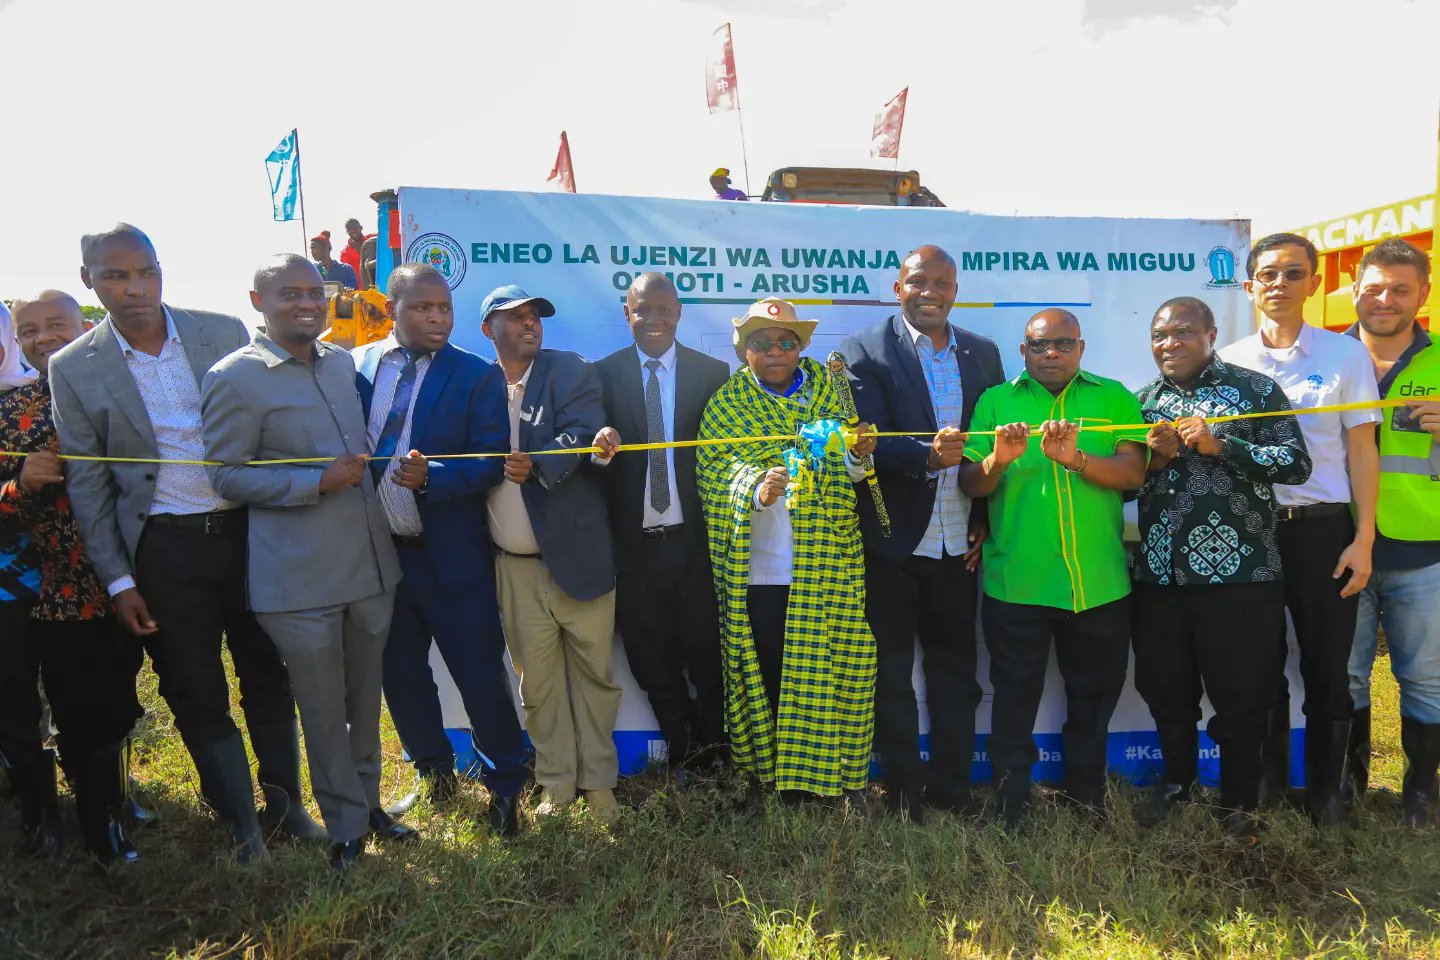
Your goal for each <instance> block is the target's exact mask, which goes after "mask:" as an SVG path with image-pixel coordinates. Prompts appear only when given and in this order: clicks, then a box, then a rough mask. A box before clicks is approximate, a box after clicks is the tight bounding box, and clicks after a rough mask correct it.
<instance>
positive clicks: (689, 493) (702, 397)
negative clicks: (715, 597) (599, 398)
mask: <svg viewBox="0 0 1440 960" xmlns="http://www.w3.org/2000/svg"><path fill="white" fill-rule="evenodd" d="M595 369H596V370H597V371H598V372H599V374H600V382H601V384H602V386H603V387H604V388H605V421H606V422H607V423H608V424H609V425H610V426H612V427H614V428H615V429H616V430H617V431H619V433H620V440H621V441H622V442H624V443H643V442H644V441H645V440H646V438H647V437H648V436H649V429H650V428H649V424H648V422H647V421H646V417H645V387H644V383H645V370H644V368H643V367H642V366H641V365H640V355H639V354H638V353H637V352H636V349H635V345H634V344H633V343H632V344H628V345H626V346H624V347H621V348H620V349H619V350H616V351H615V352H614V353H612V354H610V355H609V356H608V357H605V358H604V359H603V360H599V361H596V363H595ZM729 379H730V365H729V364H727V363H725V361H723V360H717V359H715V358H714V357H710V356H706V355H705V354H703V353H700V352H699V351H698V350H692V349H690V348H689V347H687V346H685V345H683V344H680V343H677V344H675V421H674V425H673V429H674V432H675V435H674V436H673V437H671V438H670V439H672V440H694V439H695V437H696V435H697V434H698V433H699V432H700V417H701V416H702V415H703V414H704V413H705V404H707V403H709V402H710V398H711V397H713V396H714V395H715V391H716V390H719V389H720V387H721V386H722V385H723V384H724V383H725V381H726V380H729ZM649 464H650V460H649V458H648V457H646V456H645V454H643V453H625V454H621V455H620V456H618V457H616V458H615V462H614V463H611V464H610V465H609V466H607V467H603V468H601V469H602V472H603V476H604V478H605V488H606V493H607V494H608V496H609V502H610V523H611V526H612V527H613V528H614V529H613V531H612V532H613V534H614V536H615V563H616V565H617V566H619V567H620V568H621V569H630V568H631V567H633V566H635V564H636V563H637V562H638V560H639V557H640V545H641V536H640V530H641V528H642V526H643V525H644V522H645V519H644V518H645V503H644V500H645V477H646V474H647V472H648V468H649ZM675 489H676V491H677V492H678V493H679V494H680V511H681V513H682V515H683V516H684V521H685V545H686V548H687V549H688V550H689V551H690V552H691V554H692V556H694V557H695V559H696V560H697V561H700V560H703V562H704V563H706V564H707V565H708V564H709V562H710V559H709V557H710V554H709V550H710V548H709V544H708V542H707V540H706V537H705V516H704V514H703V512H702V511H701V508H700V496H699V493H698V492H697V491H696V489H695V448H694V447H677V448H676V449H675Z"/></svg>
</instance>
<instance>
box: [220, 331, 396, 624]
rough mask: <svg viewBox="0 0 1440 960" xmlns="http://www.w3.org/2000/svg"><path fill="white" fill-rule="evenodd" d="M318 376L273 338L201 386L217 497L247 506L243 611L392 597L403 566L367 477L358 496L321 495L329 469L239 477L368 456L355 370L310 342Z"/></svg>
mask: <svg viewBox="0 0 1440 960" xmlns="http://www.w3.org/2000/svg"><path fill="white" fill-rule="evenodd" d="M315 349H316V357H315V363H314V366H313V367H310V366H306V365H305V364H303V363H301V362H300V361H299V360H296V359H295V358H294V357H293V356H291V355H290V353H289V352H288V351H286V350H285V348H283V347H281V346H279V345H277V344H276V343H275V342H274V341H273V340H271V339H270V338H269V337H267V336H265V335H264V334H263V333H262V334H256V336H255V340H254V342H253V343H251V344H249V345H248V346H245V347H241V348H240V349H239V350H236V351H235V352H234V353H232V354H230V355H229V356H228V357H225V358H224V359H222V360H221V361H220V362H219V363H217V364H215V366H214V367H212V368H211V369H210V372H209V373H207V374H206V375H205V379H204V381H203V384H202V387H201V391H202V392H201V397H200V410H201V417H202V420H203V425H204V429H205V459H206V460H218V461H220V462H221V463H224V464H226V466H221V467H209V468H208V470H209V471H210V480H211V482H212V483H214V484H215V492H216V493H218V494H219V495H220V496H222V497H224V498H225V499H226V500H234V501H236V502H237V503H244V504H248V505H249V507H250V543H249V555H248V559H247V563H246V571H247V575H246V580H247V583H248V586H249V594H250V609H252V610H254V611H255V612H256V613H280V612H283V611H287V610H311V609H314V608H317V607H328V606H333V605H336V604H343V603H350V602H352V601H355V600H362V599H364V598H366V597H372V596H374V595H375V594H377V593H381V592H383V591H386V590H390V589H393V588H394V587H395V585H396V584H398V583H399V582H400V562H399V560H398V559H397V558H396V556H395V543H394V541H393V540H391V538H390V524H389V521H387V520H386V519H385V511H384V508H382V507H381V505H380V498H379V496H378V495H377V494H376V493H375V487H374V485H373V483H372V481H371V477H370V471H369V470H366V471H365V476H364V481H363V486H360V487H347V488H346V489H344V490H336V491H334V492H333V493H327V494H324V495H322V494H321V493H320V474H321V473H323V472H324V470H325V467H326V464H323V463H314V464H275V465H272V466H244V464H245V463H248V462H249V461H251V460H284V459H289V458H292V457H337V456H339V455H340V454H343V453H359V454H364V453H367V452H368V450H367V448H366V441H365V415H364V413H363V412H361V407H360V394H359V392H358V391H357V390H356V388H355V362H354V361H353V360H352V359H351V358H350V354H349V353H348V352H346V351H345V350H342V349H341V348H339V347H337V346H333V345H331V344H328V343H318V342H317V343H316V344H315Z"/></svg>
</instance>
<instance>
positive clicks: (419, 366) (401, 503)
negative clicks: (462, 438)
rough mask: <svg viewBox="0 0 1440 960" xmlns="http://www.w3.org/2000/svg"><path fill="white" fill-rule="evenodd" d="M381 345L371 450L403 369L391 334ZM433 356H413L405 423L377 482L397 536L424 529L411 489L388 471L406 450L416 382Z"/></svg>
mask: <svg viewBox="0 0 1440 960" xmlns="http://www.w3.org/2000/svg"><path fill="white" fill-rule="evenodd" d="M384 344H385V345H384V347H383V348H382V349H383V350H384V353H382V354H381V356H380V364H379V366H377V367H376V368H375V390H374V392H373V393H372V394H371V397H370V420H369V422H368V423H366V425H365V444H366V447H367V448H368V449H369V450H370V451H371V452H372V453H373V452H374V450H375V445H376V444H377V443H379V442H380V432H381V431H382V430H384V429H385V420H386V418H387V417H389V416H390V407H391V405H392V404H394V402H395V388H396V387H397V386H399V383H400V373H401V371H402V370H404V369H405V354H404V352H403V351H402V350H401V349H400V341H398V340H396V339H395V335H394V334H391V335H390V336H389V337H387V338H386V340H385V341H384ZM433 359H434V354H429V353H426V354H421V355H420V356H419V357H417V358H416V359H415V386H414V388H413V389H411V391H410V406H409V407H407V408H406V410H405V424H404V426H402V427H401V428H400V438H399V442H398V443H397V444H396V445H395V453H394V455H393V456H392V457H391V458H390V463H389V464H388V465H386V467H385V475H384V477H383V478H381V480H380V483H379V490H378V492H379V494H380V505H381V506H382V507H384V508H385V518H386V519H387V520H389V521H390V532H391V533H394V534H396V535H397V536H401V537H415V536H419V535H420V534H422V533H424V532H425V526H424V524H422V523H421V522H420V508H419V506H417V505H416V503H415V491H413V490H408V489H406V488H405V487H402V486H400V485H399V484H397V483H396V482H395V481H394V480H393V479H392V478H391V474H392V473H393V472H394V471H395V468H396V467H397V466H398V465H399V459H400V458H401V457H403V456H405V455H406V454H408V453H409V452H410V421H411V418H413V417H414V416H415V401H416V400H417V399H419V397H420V385H421V384H423V383H424V382H425V372H426V371H427V370H429V369H430V361H431V360H433ZM421 452H422V453H423V452H424V451H423V450H422V451H421ZM440 452H444V451H440Z"/></svg>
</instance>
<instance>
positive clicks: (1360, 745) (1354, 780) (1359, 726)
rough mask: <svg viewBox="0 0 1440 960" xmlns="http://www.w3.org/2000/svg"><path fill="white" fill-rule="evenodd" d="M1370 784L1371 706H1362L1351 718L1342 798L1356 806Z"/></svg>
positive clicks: (1341, 781)
mask: <svg viewBox="0 0 1440 960" xmlns="http://www.w3.org/2000/svg"><path fill="white" fill-rule="evenodd" d="M1369 786H1370V708H1369V707H1362V708H1361V709H1359V710H1356V711H1355V714H1354V715H1353V716H1352V717H1351V718H1350V739H1349V741H1348V742H1347V743H1346V744H1345V773H1344V774H1343V775H1342V776H1341V778H1340V799H1341V801H1342V802H1343V803H1344V804H1345V806H1346V807H1347V808H1348V807H1354V806H1355V805H1357V804H1358V803H1359V802H1360V801H1361V800H1363V799H1364V797H1365V791H1366V789H1367V788H1368V787H1369Z"/></svg>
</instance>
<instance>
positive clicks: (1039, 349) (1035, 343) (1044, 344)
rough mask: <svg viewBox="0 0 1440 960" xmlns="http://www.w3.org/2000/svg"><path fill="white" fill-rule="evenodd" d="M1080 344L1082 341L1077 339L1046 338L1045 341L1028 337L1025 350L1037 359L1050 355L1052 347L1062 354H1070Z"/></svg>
mask: <svg viewBox="0 0 1440 960" xmlns="http://www.w3.org/2000/svg"><path fill="white" fill-rule="evenodd" d="M1079 342H1080V340H1079V338H1077V337H1046V338H1044V339H1031V338H1029V337H1026V338H1025V349H1026V350H1029V351H1030V352H1031V353H1033V354H1035V356H1037V357H1039V356H1043V355H1045V354H1047V353H1049V352H1050V348H1051V347H1054V348H1055V349H1056V350H1059V351H1060V352H1061V353H1070V352H1071V351H1073V350H1074V349H1075V344H1077V343H1079Z"/></svg>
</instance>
